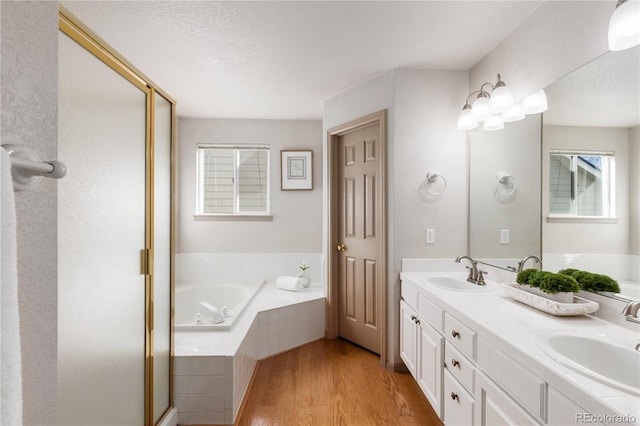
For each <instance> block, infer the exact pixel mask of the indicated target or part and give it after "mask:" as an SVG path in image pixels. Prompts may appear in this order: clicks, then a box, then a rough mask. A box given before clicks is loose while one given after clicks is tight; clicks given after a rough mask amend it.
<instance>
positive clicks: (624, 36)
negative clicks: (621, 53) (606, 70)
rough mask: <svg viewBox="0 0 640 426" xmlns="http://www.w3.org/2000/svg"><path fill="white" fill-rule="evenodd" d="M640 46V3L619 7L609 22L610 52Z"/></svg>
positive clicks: (629, 1) (628, 2)
mask: <svg viewBox="0 0 640 426" xmlns="http://www.w3.org/2000/svg"><path fill="white" fill-rule="evenodd" d="M639 44H640V1H637V0H627V1H625V2H624V3H621V4H619V5H618V7H617V8H616V10H615V11H614V12H613V15H611V19H610V20H609V50H613V51H616V50H624V49H628V48H630V47H633V46H637V45H639Z"/></svg>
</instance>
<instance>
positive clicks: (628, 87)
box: [544, 47, 640, 127]
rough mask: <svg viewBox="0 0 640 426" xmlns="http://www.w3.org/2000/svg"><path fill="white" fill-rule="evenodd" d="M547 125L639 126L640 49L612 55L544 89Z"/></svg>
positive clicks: (610, 53) (612, 53) (593, 62)
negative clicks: (547, 107) (546, 104)
mask: <svg viewBox="0 0 640 426" xmlns="http://www.w3.org/2000/svg"><path fill="white" fill-rule="evenodd" d="M545 92H546V93H547V101H548V104H549V110H548V111H547V112H545V113H544V123H545V124H550V125H558V126H560V125H563V126H587V127H634V126H638V125H640V47H634V48H633V49H627V50H622V51H619V52H609V53H606V54H605V55H603V56H601V57H599V58H597V59H596V60H594V61H592V62H590V63H588V64H586V65H585V66H583V67H581V68H579V69H578V70H576V71H574V72H572V73H571V74H569V75H567V76H565V77H563V78H562V79H560V80H558V81H557V82H555V83H553V84H552V85H551V86H549V87H548V88H546V89H545Z"/></svg>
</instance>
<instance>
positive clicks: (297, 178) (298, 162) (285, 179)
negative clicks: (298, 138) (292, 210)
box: [280, 150, 313, 191]
mask: <svg viewBox="0 0 640 426" xmlns="http://www.w3.org/2000/svg"><path fill="white" fill-rule="evenodd" d="M280 170H281V171H280V189H282V190H283V191H296V190H308V189H313V151H311V150H304V151H290V150H282V151H280Z"/></svg>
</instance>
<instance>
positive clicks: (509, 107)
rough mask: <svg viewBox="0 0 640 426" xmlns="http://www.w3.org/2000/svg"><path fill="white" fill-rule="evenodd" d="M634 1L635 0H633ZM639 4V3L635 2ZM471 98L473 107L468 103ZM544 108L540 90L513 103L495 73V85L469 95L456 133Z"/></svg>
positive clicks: (501, 126)
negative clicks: (519, 102)
mask: <svg viewBox="0 0 640 426" xmlns="http://www.w3.org/2000/svg"><path fill="white" fill-rule="evenodd" d="M634 1H635V0H634ZM638 1H640V0H638ZM474 95H475V100H474V101H473V104H470V103H469V100H470V99H471V98H472V97H473V96H474ZM546 109H547V97H546V95H545V94H544V91H543V90H539V91H537V92H536V93H534V94H533V95H531V96H529V97H527V98H525V99H524V100H523V101H522V103H521V104H517V103H516V102H515V100H514V98H513V93H511V89H509V88H508V87H507V85H506V84H505V83H504V81H502V77H500V74H498V81H497V82H496V84H491V83H483V84H482V86H480V90H476V91H475V92H471V93H470V94H469V96H467V100H466V102H465V104H464V106H463V107H462V111H461V112H460V115H459V116H458V124H457V129H458V130H473V129H475V128H477V127H478V126H479V124H480V123H483V124H482V130H488V131H494V130H500V129H504V123H509V122H513V121H518V120H522V119H523V118H524V117H525V114H537V113H539V112H542V111H545V110H546Z"/></svg>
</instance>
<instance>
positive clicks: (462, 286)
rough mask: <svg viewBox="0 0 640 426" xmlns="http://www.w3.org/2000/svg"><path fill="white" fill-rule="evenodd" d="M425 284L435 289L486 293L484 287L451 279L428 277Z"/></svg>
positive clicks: (486, 288) (485, 287)
mask: <svg viewBox="0 0 640 426" xmlns="http://www.w3.org/2000/svg"><path fill="white" fill-rule="evenodd" d="M427 282H428V283H429V284H431V285H433V286H435V287H440V288H446V289H447V290H455V291H487V290H488V289H489V288H488V287H487V286H486V285H475V284H472V283H470V282H468V281H465V280H463V279H459V278H453V277H430V278H428V279H427Z"/></svg>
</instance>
